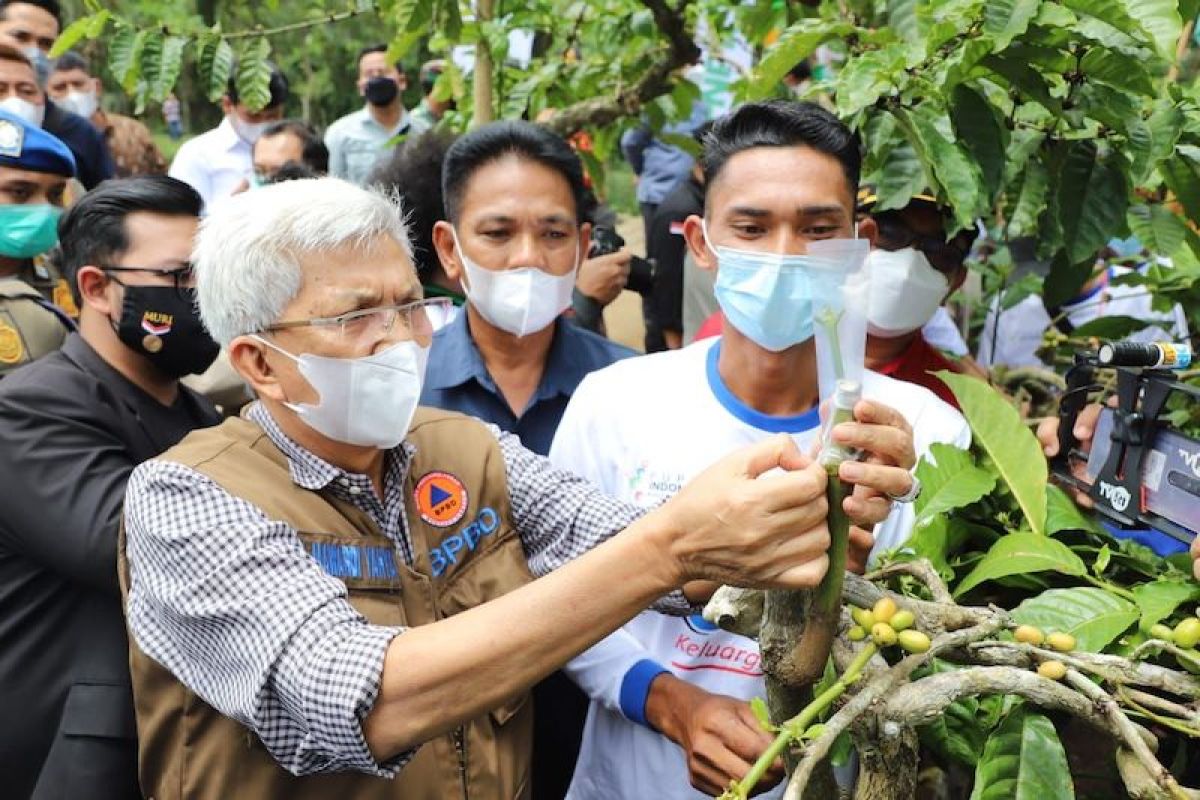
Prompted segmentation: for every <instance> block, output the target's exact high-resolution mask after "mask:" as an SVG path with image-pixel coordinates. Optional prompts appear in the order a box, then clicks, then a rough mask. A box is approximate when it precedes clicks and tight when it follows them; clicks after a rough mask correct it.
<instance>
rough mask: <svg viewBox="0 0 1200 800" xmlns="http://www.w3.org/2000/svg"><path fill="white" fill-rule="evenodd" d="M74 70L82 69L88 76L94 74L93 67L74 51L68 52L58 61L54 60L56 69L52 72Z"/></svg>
mask: <svg viewBox="0 0 1200 800" xmlns="http://www.w3.org/2000/svg"><path fill="white" fill-rule="evenodd" d="M73 69H80V70H83V71H84V72H86V73H87V74H88V75H91V74H92V69H91V65H90V64H89V63H88V60H87V59H86V58H84V57H83V56H81V55H79V53H76V52H75V51H74V50H68V51H67V52H65V53H63V54H62V55H61V56H59V57H58V58H57V59H55V60H54V69H53V70H51V71H52V72H70V71H71V70H73Z"/></svg>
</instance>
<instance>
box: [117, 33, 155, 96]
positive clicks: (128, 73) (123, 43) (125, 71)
mask: <svg viewBox="0 0 1200 800" xmlns="http://www.w3.org/2000/svg"><path fill="white" fill-rule="evenodd" d="M144 34H145V32H144V31H142V32H138V31H135V30H134V29H133V28H131V27H128V26H125V25H122V26H121V27H119V28H117V32H116V34H115V35H114V36H113V38H112V41H110V42H109V44H108V71H109V72H111V73H112V76H113V78H115V79H116V81H117V83H119V84H121V86H123V87H125V89H126V91H133V87H134V86H135V85H136V84H137V72H138V56H139V55H140V53H141V49H142V44H143V43H144V42H145V41H146V37H145V35H144ZM131 78H132V81H130V79H131Z"/></svg>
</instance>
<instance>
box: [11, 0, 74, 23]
mask: <svg viewBox="0 0 1200 800" xmlns="http://www.w3.org/2000/svg"><path fill="white" fill-rule="evenodd" d="M22 3H24V4H25V5H27V6H36V7H37V8H40V9H41V10H42V11H45V12H46V13H47V14H50V15H51V16H53V17H54V21H55V22H57V23H58V26H59V27H60V28H61V27H62V6H60V5H59V4H58V0H0V22H3V21H4V18H5V12H6V11H7V10H8V7H9V6H15V5H20V4H22Z"/></svg>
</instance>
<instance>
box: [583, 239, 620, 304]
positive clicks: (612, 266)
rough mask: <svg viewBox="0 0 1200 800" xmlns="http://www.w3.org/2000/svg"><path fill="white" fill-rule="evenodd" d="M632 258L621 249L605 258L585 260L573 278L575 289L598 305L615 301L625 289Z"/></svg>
mask: <svg viewBox="0 0 1200 800" xmlns="http://www.w3.org/2000/svg"><path fill="white" fill-rule="evenodd" d="M632 258H633V253H631V252H629V249H628V248H626V247H622V248H621V249H620V250H618V251H617V252H615V253H609V254H608V255H606V256H597V257H596V258H589V259H585V260H584V262H583V263H582V264H580V265H579V274H578V275H576V276H575V287H576V288H577V289H579V291H580V293H582V294H584V295H586V296H587V297H590V298H592V299H593V300H595V301H596V302H597V303H599V304H600V305H602V306H606V305H608V304H609V303H611V302H612V301H613V300H616V299H617V295H619V294H621V290H622V289H624V288H625V282H626V281H628V280H629V261H630V259H632Z"/></svg>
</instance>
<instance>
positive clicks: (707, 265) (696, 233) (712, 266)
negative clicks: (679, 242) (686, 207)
mask: <svg viewBox="0 0 1200 800" xmlns="http://www.w3.org/2000/svg"><path fill="white" fill-rule="evenodd" d="M683 238H684V241H686V242H687V246H688V250H689V251H691V254H692V258H694V259H695V260H696V266H698V267H700V269H703V270H708V271H710V272H712V271H715V270H716V268H717V257H716V255H714V254H713V251H712V250H710V249H709V247H708V244H707V243H706V242H705V239H704V225H703V220H702V219H701V218H700V217H699V216H697V215H696V214H692V215H691V216H690V217H688V218H687V219H685V220H684V221H683Z"/></svg>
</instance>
